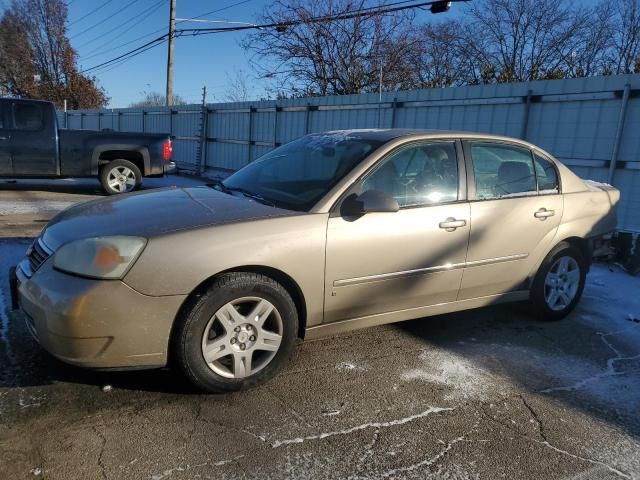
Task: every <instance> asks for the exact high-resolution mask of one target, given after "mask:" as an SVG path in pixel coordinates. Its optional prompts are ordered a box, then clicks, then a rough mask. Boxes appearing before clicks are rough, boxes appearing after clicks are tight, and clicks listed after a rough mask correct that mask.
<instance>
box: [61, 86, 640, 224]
mask: <svg viewBox="0 0 640 480" xmlns="http://www.w3.org/2000/svg"><path fill="white" fill-rule="evenodd" d="M59 120H60V125H61V126H63V127H65V126H66V127H67V128H75V129H77V128H79V129H93V130H101V129H105V128H110V129H113V130H117V131H128V132H156V133H170V134H172V135H174V136H175V147H174V156H175V159H176V161H177V163H178V166H179V168H182V169H185V170H189V171H193V172H195V173H208V174H213V175H215V174H219V175H226V174H228V173H230V172H232V171H234V170H236V169H238V168H240V167H242V166H243V165H246V164H247V163H249V162H251V161H252V160H254V159H255V158H257V157H259V156H260V155H262V154H264V153H266V152H268V151H269V150H270V149H272V148H274V147H275V146H278V145H280V144H283V143H286V142H288V141H290V140H293V139H294V138H297V137H299V136H301V135H304V134H305V133H310V132H319V131H323V130H336V129H346V128H388V127H407V128H436V129H453V130H470V131H477V132H488V133H496V134H502V135H509V136H513V137H519V138H524V139H526V140H528V141H530V142H532V143H535V144H537V145H540V146H541V147H542V148H544V149H546V150H548V151H549V152H551V153H552V154H553V155H555V156H556V157H557V158H558V159H560V160H561V161H563V162H564V163H565V164H566V165H567V166H569V167H570V168H571V169H573V170H574V171H575V172H576V173H577V174H578V175H580V176H581V177H584V178H591V179H594V180H599V181H609V180H610V179H611V181H612V183H613V184H614V185H615V186H616V187H618V188H619V189H620V190H621V191H622V200H621V205H620V206H619V210H618V215H619V227H620V229H622V230H630V231H636V232H639V231H640V75H618V76H609V77H592V78H582V79H569V80H547V81H536V82H529V83H511V84H500V85H478V86H467V87H457V88H444V89H428V90H415V91H403V92H388V93H383V94H382V96H381V98H380V97H379V96H378V94H362V95H345V96H334V97H313V98H299V99H287V100H277V101H276V100H269V101H256V102H239V103H215V104H208V105H206V106H200V105H186V106H179V107H172V108H170V109H169V108H164V107H158V108H148V109H133V108H122V109H112V110H82V111H68V112H66V113H64V112H60V113H59Z"/></svg>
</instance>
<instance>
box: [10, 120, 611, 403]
mask: <svg viewBox="0 0 640 480" xmlns="http://www.w3.org/2000/svg"><path fill="white" fill-rule="evenodd" d="M618 200H619V192H618V190H616V189H615V188H613V187H611V186H609V185H604V184H598V183H595V182H589V181H583V180H581V179H579V178H578V177H577V176H575V175H574V174H573V173H572V172H571V171H570V170H569V169H567V168H566V167H565V166H563V165H562V164H561V163H560V162H558V161H557V160H556V159H554V158H553V157H552V156H551V155H549V154H548V153H546V152H545V151H543V150H541V149H540V148H538V147H536V146H534V145H531V144H529V143H526V142H523V141H520V140H516V139H512V138H506V137H499V136H492V135H483V134H475V133H464V132H444V131H417V130H346V131H334V132H327V133H322V134H313V135H307V136H305V137H302V138H299V139H297V140H295V141H293V142H291V143H289V144H286V145H284V146H282V147H279V148H276V149H275V150H273V151H271V152H270V153H268V154H266V155H264V156H263V157H261V158H259V159H258V160H256V161H254V162H252V163H250V164H248V165H247V166H245V167H244V168H242V169H241V170H239V171H237V172H236V173H235V174H233V175H231V176H230V177H228V178H227V179H225V180H224V181H217V182H215V183H212V184H211V185H210V186H208V187H198V188H184V189H166V190H161V191H152V192H148V193H147V192H139V193H132V194H126V195H122V196H118V197H114V198H104V199H100V200H96V201H93V202H89V203H84V204H82V205H77V206H74V207H72V208H70V209H68V210H66V211H64V212H62V213H61V214H60V215H58V216H57V217H56V218H54V219H53V220H52V221H51V222H50V223H49V224H48V225H47V227H46V228H45V230H44V231H43V233H42V235H41V236H40V238H38V239H37V240H36V241H35V242H34V244H33V246H32V247H31V248H30V249H29V251H28V252H27V257H26V258H25V259H24V260H23V261H22V262H21V263H20V264H19V265H18V266H17V268H16V271H15V274H14V275H13V290H14V293H15V300H16V307H18V308H20V309H21V310H22V311H23V312H24V317H25V319H26V322H27V325H28V327H29V330H30V331H31V333H32V334H33V336H34V337H35V338H36V339H37V340H38V342H40V344H41V345H42V347H43V348H44V349H46V350H47V351H49V352H50V353H52V354H53V355H55V356H56V357H58V358H60V359H61V360H63V361H65V362H69V363H72V364H75V365H79V366H84V367H90V368H100V369H126V368H157V367H164V366H166V365H168V364H169V363H170V362H169V361H170V360H171V363H172V364H174V365H176V366H178V367H179V368H180V369H182V371H183V372H184V373H185V375H186V376H187V377H188V378H189V379H190V380H191V381H193V382H194V383H195V384H196V385H198V386H199V387H201V388H202V389H205V390H208V391H229V390H237V389H240V388H244V387H249V386H253V385H256V384H259V383H261V382H264V381H265V380H267V379H269V378H270V377H272V376H274V375H275V374H276V373H277V372H278V371H280V370H281V369H282V368H283V367H284V365H285V364H286V362H287V359H288V357H289V355H290V353H291V350H292V348H293V347H294V345H295V343H296V341H297V340H298V339H299V338H307V339H308V338H315V337H318V336H324V335H333V334H336V333H340V332H345V331H348V330H353V329H357V328H362V327H368V326H372V325H380V324H384V323H391V322H398V321H403V320H409V319H414V318H422V317H427V316H429V315H435V314H442V313H447V312H454V311H458V310H464V309H470V308H477V307H482V306H485V305H490V304H495V303H500V302H509V301H523V300H527V301H529V302H530V304H531V311H532V312H535V314H536V315H537V316H538V317H539V318H540V319H542V320H557V319H560V318H562V317H564V316H566V315H567V314H568V313H569V312H571V310H572V309H573V308H574V307H575V305H576V303H577V302H578V301H579V299H580V296H581V294H582V290H583V287H584V284H585V276H586V274H587V272H588V269H589V264H590V258H591V253H590V252H591V244H592V241H593V240H594V239H596V238H598V237H600V236H602V235H603V234H606V233H608V232H611V231H613V230H614V229H615V226H616V218H615V211H614V207H615V205H616V203H617V202H618Z"/></svg>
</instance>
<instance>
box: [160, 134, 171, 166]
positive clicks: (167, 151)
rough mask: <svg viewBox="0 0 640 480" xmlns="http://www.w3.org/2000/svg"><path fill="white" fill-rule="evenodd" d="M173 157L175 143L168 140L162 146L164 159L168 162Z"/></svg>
mask: <svg viewBox="0 0 640 480" xmlns="http://www.w3.org/2000/svg"><path fill="white" fill-rule="evenodd" d="M172 157H173V142H172V141H171V139H170V138H167V139H166V140H165V141H164V143H163V144H162V158H163V159H164V160H165V161H166V162H168V161H169V160H171V158H172Z"/></svg>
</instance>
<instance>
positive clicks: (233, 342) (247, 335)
mask: <svg viewBox="0 0 640 480" xmlns="http://www.w3.org/2000/svg"><path fill="white" fill-rule="evenodd" d="M297 325H298V315H297V311H296V307H295V304H294V303H293V300H292V299H291V296H290V295H289V293H288V292H287V291H286V290H285V289H284V287H283V286H282V285H280V284H279V283H277V282H276V281H275V280H273V279H271V278H269V277H267V276H264V275H260V274H255V273H245V272H234V273H228V274H224V275H221V276H220V277H218V278H217V279H216V280H215V282H214V283H213V285H211V287H210V288H209V289H208V291H207V292H206V293H205V294H204V295H202V296H201V297H200V298H199V299H198V301H197V302H196V303H195V304H194V305H193V306H192V307H191V308H190V310H189V312H188V313H187V315H186V316H185V318H184V319H183V320H182V321H181V322H180V323H179V324H178V325H177V329H176V332H175V335H174V338H173V349H174V353H175V356H176V360H177V362H178V364H179V366H180V368H181V369H182V371H183V372H184V374H185V375H186V376H187V378H188V379H189V380H190V381H191V382H192V383H193V384H195V385H196V386H197V387H199V388H201V389H203V390H205V391H209V392H228V391H234V390H240V389H242V388H248V387H253V386H255V385H258V384H260V383H263V382H265V381H267V380H269V379H270V378H272V377H273V376H274V375H276V374H277V373H278V372H279V371H280V370H281V369H282V368H283V367H284V366H285V365H286V363H287V361H288V359H289V355H290V353H291V351H292V349H293V346H294V345H295V342H296V338H297V328H298V327H297Z"/></svg>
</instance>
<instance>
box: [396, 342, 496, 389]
mask: <svg viewBox="0 0 640 480" xmlns="http://www.w3.org/2000/svg"><path fill="white" fill-rule="evenodd" d="M419 359H420V360H422V361H423V363H424V365H425V366H424V367H422V368H414V369H411V370H408V371H406V372H404V373H403V374H401V376H400V378H401V379H402V380H404V381H406V382H412V381H423V382H428V383H435V384H438V385H444V386H446V387H449V388H450V389H451V391H450V392H449V393H447V394H446V395H445V397H444V398H445V399H447V400H459V399H469V398H482V399H483V398H486V397H487V396H488V394H489V393H494V394H495V392H496V388H497V385H498V382H496V379H495V377H494V376H493V375H491V374H490V373H489V372H488V371H486V370H484V369H482V368H480V367H478V365H477V362H474V361H471V360H467V359H465V358H463V357H461V356H460V355H457V354H455V353H451V352H449V351H441V350H435V351H426V352H423V353H421V354H420V356H419Z"/></svg>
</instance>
